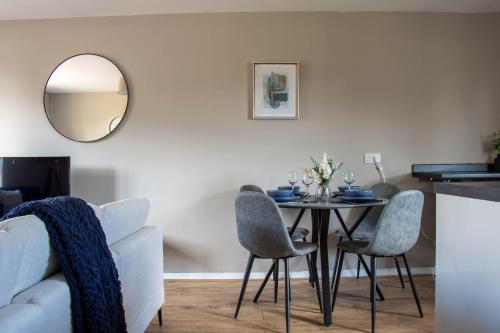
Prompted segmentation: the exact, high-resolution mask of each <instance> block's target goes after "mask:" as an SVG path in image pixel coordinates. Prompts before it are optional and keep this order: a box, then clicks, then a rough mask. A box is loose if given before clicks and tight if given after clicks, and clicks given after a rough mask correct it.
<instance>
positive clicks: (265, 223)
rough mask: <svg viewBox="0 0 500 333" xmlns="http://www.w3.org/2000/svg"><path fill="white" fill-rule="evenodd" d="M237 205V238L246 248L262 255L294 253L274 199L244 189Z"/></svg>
mask: <svg viewBox="0 0 500 333" xmlns="http://www.w3.org/2000/svg"><path fill="white" fill-rule="evenodd" d="M235 208H236V225H237V230H238V239H239V241H240V244H241V245H242V246H243V247H244V248H246V249H247V250H248V251H250V252H251V253H253V254H256V255H257V256H259V257H262V258H285V257H288V256H291V255H293V253H294V250H295V249H294V247H293V244H292V241H291V239H290V236H289V235H288V231H287V229H286V227H285V223H284V221H283V217H282V215H281V212H280V210H279V208H278V206H277V205H276V203H275V202H274V200H273V199H271V198H270V197H268V196H267V195H265V194H263V193H259V192H254V191H246V192H241V193H240V194H239V195H238V197H237V198H236V203H235Z"/></svg>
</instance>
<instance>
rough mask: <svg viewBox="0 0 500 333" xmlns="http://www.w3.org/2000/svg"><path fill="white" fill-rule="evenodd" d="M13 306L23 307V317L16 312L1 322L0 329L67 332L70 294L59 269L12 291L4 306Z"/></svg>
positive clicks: (69, 330)
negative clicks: (21, 288) (30, 285)
mask: <svg viewBox="0 0 500 333" xmlns="http://www.w3.org/2000/svg"><path fill="white" fill-rule="evenodd" d="M13 306H18V307H23V311H22V313H24V317H21V316H20V314H22V313H20V314H18V313H16V314H15V315H14V316H13V317H14V318H15V319H16V320H13V321H12V323H11V324H10V325H7V324H8V322H7V323H4V322H2V330H1V331H2V333H3V332H23V333H24V332H71V295H70V292H69V287H68V284H67V283H66V280H65V279H64V276H63V274H62V273H59V274H56V275H53V276H51V277H49V278H47V279H45V280H43V281H41V282H40V283H38V284H36V285H34V286H33V287H31V288H28V289H27V290H25V291H23V292H22V293H20V294H18V295H16V296H15V297H14V298H13V299H12V304H11V305H9V306H7V308H9V307H13ZM1 310H3V309H1ZM20 325H21V326H20ZM21 327H22V329H21ZM9 328H12V329H9Z"/></svg>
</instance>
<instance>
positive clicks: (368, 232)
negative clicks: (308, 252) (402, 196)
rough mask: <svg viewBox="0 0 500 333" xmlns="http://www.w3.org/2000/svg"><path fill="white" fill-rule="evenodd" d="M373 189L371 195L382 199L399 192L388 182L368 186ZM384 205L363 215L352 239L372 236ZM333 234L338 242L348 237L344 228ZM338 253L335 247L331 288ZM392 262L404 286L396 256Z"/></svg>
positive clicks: (357, 270)
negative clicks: (363, 217)
mask: <svg viewBox="0 0 500 333" xmlns="http://www.w3.org/2000/svg"><path fill="white" fill-rule="evenodd" d="M370 189H371V190H372V191H373V196H374V197H376V198H383V199H391V198H392V197H393V196H394V195H396V194H397V193H399V192H400V190H399V188H398V187H397V186H396V185H394V184H389V183H378V184H375V185H373V186H372V187H371V188H370ZM383 209H384V207H382V206H380V207H373V208H372V209H371V210H370V212H369V213H368V215H367V216H366V217H365V219H364V220H363V222H361V224H360V225H359V226H358V227H357V228H356V230H355V231H354V232H353V233H352V235H351V237H352V239H354V240H369V239H370V238H372V237H373V233H374V232H375V227H376V226H377V222H378V220H379V218H380V214H381V213H382V210H383ZM335 234H336V235H337V237H338V238H339V240H338V243H340V242H342V240H343V239H344V238H348V236H347V234H346V232H345V231H344V229H341V228H339V229H337V230H336V231H335ZM339 255H340V249H339V248H337V253H336V255H335V264H334V265H333V273H332V285H331V288H332V289H333V286H334V282H335V273H336V271H337V266H338V263H339ZM394 263H395V265H396V269H397V272H398V276H399V282H400V283H401V288H403V289H404V288H405V283H404V280H403V275H402V274H401V268H400V265H399V260H398V258H397V257H394ZM360 268H361V265H360V260H359V258H358V265H357V269H356V278H358V279H359V273H360Z"/></svg>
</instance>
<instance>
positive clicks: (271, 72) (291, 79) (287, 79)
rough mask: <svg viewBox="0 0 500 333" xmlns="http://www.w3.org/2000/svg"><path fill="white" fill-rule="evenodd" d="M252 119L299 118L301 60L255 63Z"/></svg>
mask: <svg viewBox="0 0 500 333" xmlns="http://www.w3.org/2000/svg"><path fill="white" fill-rule="evenodd" d="M252 102H253V103H252V104H253V110H252V119H275V120H276V119H292V120H296V119H299V63H298V62H254V63H253V101H252Z"/></svg>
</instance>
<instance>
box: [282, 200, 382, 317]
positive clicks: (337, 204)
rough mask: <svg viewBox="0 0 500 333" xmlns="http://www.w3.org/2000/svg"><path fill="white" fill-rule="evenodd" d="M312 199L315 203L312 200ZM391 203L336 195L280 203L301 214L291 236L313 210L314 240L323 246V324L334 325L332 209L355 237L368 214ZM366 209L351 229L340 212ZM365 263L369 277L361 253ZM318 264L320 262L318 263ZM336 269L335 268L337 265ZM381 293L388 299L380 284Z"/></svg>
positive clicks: (312, 232) (360, 257)
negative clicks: (345, 199) (330, 243)
mask: <svg viewBox="0 0 500 333" xmlns="http://www.w3.org/2000/svg"><path fill="white" fill-rule="evenodd" d="M311 201H312V202H311ZM387 203H389V200H387V199H379V200H376V201H373V202H364V203H352V202H343V201H342V200H341V199H338V198H337V199H335V198H332V199H330V200H328V201H319V200H315V201H313V200H310V199H309V200H298V201H292V202H282V203H278V207H280V208H287V209H298V210H299V214H298V215H297V218H296V219H295V222H294V224H293V226H292V228H291V231H290V235H291V234H292V233H293V232H294V231H295V229H296V228H297V226H298V225H299V223H300V221H301V219H302V216H303V215H304V213H305V211H306V210H310V211H311V221H312V231H311V236H312V239H311V241H312V242H313V243H316V244H318V245H319V252H320V254H321V263H320V267H321V289H322V292H321V303H322V306H321V308H322V310H323V323H324V325H325V326H330V325H331V324H332V303H331V293H330V267H329V262H328V258H329V255H328V232H329V228H330V212H331V211H333V212H334V213H335V215H336V217H337V220H338V222H339V223H340V225H341V227H342V229H343V230H344V232H345V233H346V234H347V237H348V238H349V239H350V240H352V233H353V232H354V231H355V230H356V228H357V227H358V226H359V225H360V224H361V222H363V220H364V219H365V218H366V216H367V215H368V213H369V212H370V211H371V209H372V208H373V207H377V206H385V205H387ZM360 208H361V209H363V211H362V213H361V215H360V216H359V217H358V219H357V220H356V222H355V223H354V224H353V225H352V226H351V227H350V228H349V227H348V226H347V225H346V223H345V221H344V219H343V217H342V215H341V214H340V210H343V209H360ZM358 258H359V260H360V262H361V264H362V265H363V267H364V269H365V271H366V273H367V274H368V276H370V275H371V273H370V269H369V268H368V266H367V265H366V262H365V260H364V259H363V257H362V256H361V255H359V256H358ZM316 260H317V253H316V252H315V253H313V254H312V255H311V261H312V262H314V263H316ZM314 266H315V267H317V266H316V265H314ZM334 268H335V267H334ZM377 293H378V295H379V297H380V299H381V300H383V299H384V296H383V294H382V291H381V290H380V288H379V287H378V286H377Z"/></svg>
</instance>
